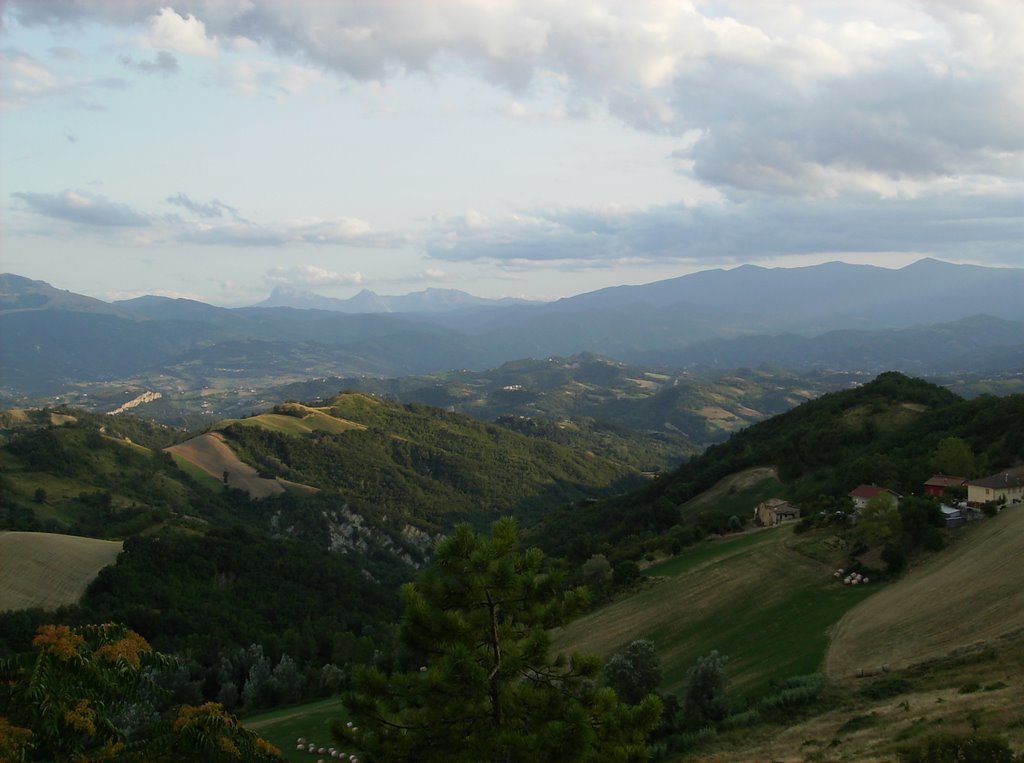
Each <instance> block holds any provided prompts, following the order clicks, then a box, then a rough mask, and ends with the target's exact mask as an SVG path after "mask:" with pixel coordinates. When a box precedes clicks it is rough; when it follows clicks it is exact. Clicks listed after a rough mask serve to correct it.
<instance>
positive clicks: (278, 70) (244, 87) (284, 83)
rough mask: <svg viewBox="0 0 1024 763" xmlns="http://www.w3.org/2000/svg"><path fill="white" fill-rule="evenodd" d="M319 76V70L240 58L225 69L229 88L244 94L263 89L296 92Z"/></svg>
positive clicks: (321, 76)
mask: <svg viewBox="0 0 1024 763" xmlns="http://www.w3.org/2000/svg"><path fill="white" fill-rule="evenodd" d="M323 79H324V75H323V73H322V72H321V71H320V70H319V69H314V68H311V67H308V66H299V65H295V64H289V65H285V64H281V63H278V62H275V61H260V60H246V61H240V62H238V63H236V64H234V65H232V66H231V68H230V69H229V70H228V80H229V81H230V83H231V85H232V87H234V88H235V89H236V90H238V91H239V92H241V93H244V94H245V95H255V94H257V93H259V92H261V91H263V90H264V89H267V88H269V89H271V90H275V91H277V92H279V93H283V94H285V95H298V94H299V93H302V92H303V91H304V90H306V89H307V88H308V87H310V86H311V85H314V84H316V83H318V82H320V81H322V80H323Z"/></svg>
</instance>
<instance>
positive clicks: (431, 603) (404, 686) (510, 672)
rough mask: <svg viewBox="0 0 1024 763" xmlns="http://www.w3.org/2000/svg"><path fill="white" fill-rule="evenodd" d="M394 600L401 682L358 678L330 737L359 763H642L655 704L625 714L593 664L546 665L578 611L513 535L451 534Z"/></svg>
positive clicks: (367, 674) (501, 530) (503, 528)
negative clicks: (345, 715)
mask: <svg viewBox="0 0 1024 763" xmlns="http://www.w3.org/2000/svg"><path fill="white" fill-rule="evenodd" d="M435 553H436V556H435V561H434V564H433V565H432V566H431V567H430V568H428V569H427V570H426V571H425V572H424V573H423V574H422V575H421V577H420V578H419V580H418V582H417V583H414V584H407V585H406V586H405V587H403V589H402V600H403V603H404V608H405V614H404V618H403V621H402V623H401V626H400V629H399V638H400V643H401V645H402V646H403V648H404V649H405V650H406V655H405V656H406V658H407V659H408V660H411V661H412V662H411V664H412V665H413V667H412V669H411V670H408V671H396V672H394V673H392V674H391V675H390V676H388V675H385V674H384V673H382V672H381V671H380V670H378V669H376V668H364V669H361V670H358V671H357V673H356V675H355V687H356V688H355V691H354V692H353V693H351V694H350V695H348V696H347V697H346V699H345V705H346V707H347V708H348V710H349V712H350V714H351V715H352V718H353V721H352V722H351V726H346V727H340V726H339V727H337V728H336V729H335V733H336V735H337V736H338V737H339V739H343V740H345V741H347V742H348V743H354V744H355V745H357V746H358V747H359V748H360V749H361V750H362V751H363V758H364V759H366V760H368V761H389V763H399V762H400V761H413V760H415V761H421V762H422V763H430V762H431V761H438V762H439V761H445V763H459V762H460V761H465V762H466V763H469V762H470V761H473V762H474V763H477V762H479V761H493V762H494V763H499V762H500V763H519V762H523V763H526V762H527V761H529V762H531V763H544V762H545V761H551V762H552V763H554V762H555V761H558V763H572V762H573V761H597V760H601V761H639V760H646V757H647V750H646V744H645V740H646V736H647V734H648V733H649V731H650V730H651V729H652V728H653V727H654V726H655V725H656V724H657V722H658V718H659V716H660V713H661V706H660V702H659V700H658V699H657V698H656V697H649V698H648V699H646V700H644V701H643V702H642V703H641V704H639V705H637V706H635V707H630V706H628V705H625V704H623V703H621V702H620V701H619V700H618V699H617V697H616V696H615V693H614V691H612V690H611V689H609V688H607V687H599V686H598V683H597V678H598V674H599V671H600V666H599V661H598V660H597V659H596V658H591V657H583V656H580V655H573V656H571V657H569V658H565V657H564V656H562V655H559V656H557V657H554V658H552V657H551V656H550V655H549V638H548V634H547V630H548V629H549V628H552V627H554V626H556V625H559V624H562V623H564V622H565V621H566V620H567V619H568V618H569V617H570V616H571V615H573V614H575V613H576V612H578V611H579V610H580V608H581V607H582V606H583V605H584V604H585V603H586V601H587V594H586V591H585V589H575V590H572V591H568V592H565V593H559V592H558V590H557V585H556V583H557V581H556V580H555V579H554V578H553V576H552V575H550V574H548V573H547V572H546V570H545V567H544V556H543V554H542V553H541V552H540V550H539V549H536V548H531V549H529V550H527V551H525V552H520V550H519V543H518V538H517V533H516V526H515V523H514V522H513V521H512V520H510V519H503V520H500V521H498V522H496V523H495V524H494V526H493V528H492V535H491V536H490V537H486V536H481V535H477V534H475V533H474V532H473V531H472V529H471V528H470V527H469V526H468V525H461V526H459V527H458V528H456V530H455V531H454V533H453V534H452V535H451V536H450V537H449V538H447V539H446V540H444V541H442V542H441V543H439V544H438V545H437V547H436V550H435Z"/></svg>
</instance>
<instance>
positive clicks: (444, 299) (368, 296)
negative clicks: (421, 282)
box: [253, 285, 536, 313]
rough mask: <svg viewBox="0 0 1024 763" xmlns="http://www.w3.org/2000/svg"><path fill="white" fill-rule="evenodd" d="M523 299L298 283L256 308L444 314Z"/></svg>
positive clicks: (277, 291)
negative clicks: (348, 293)
mask: <svg viewBox="0 0 1024 763" xmlns="http://www.w3.org/2000/svg"><path fill="white" fill-rule="evenodd" d="M528 304H536V303H531V302H529V301H527V300H524V299H511V298H507V299H484V298H483V297H474V296H473V295H472V294H468V293H466V292H464V291H459V290H458V289H425V290H423V291H417V292H413V293H411V294H405V295H403V296H395V297H388V296H382V295H380V294H377V293H375V292H372V291H370V290H369V289H363V290H362V291H361V292H359V293H358V294H356V295H355V296H354V297H349V298H348V299H337V298H335V297H324V296H321V295H319V294H315V293H313V292H311V291H307V290H305V289H299V288H297V287H295V286H287V285H281V286H277V287H275V288H274V290H273V291H272V292H271V294H270V296H269V297H267V298H266V299H265V300H263V301H262V302H258V303H257V304H255V305H253V307H293V308H296V309H298V310H333V311H335V312H339V313H443V312H448V311H450V310H460V309H462V308H465V307H503V306H507V305H528Z"/></svg>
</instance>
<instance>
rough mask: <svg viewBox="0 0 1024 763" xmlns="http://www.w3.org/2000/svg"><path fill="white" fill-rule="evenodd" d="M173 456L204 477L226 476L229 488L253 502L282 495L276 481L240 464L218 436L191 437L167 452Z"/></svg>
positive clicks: (211, 434) (218, 477) (222, 437)
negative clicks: (234, 489)
mask: <svg viewBox="0 0 1024 763" xmlns="http://www.w3.org/2000/svg"><path fill="white" fill-rule="evenodd" d="M167 450H168V452H169V453H171V454H172V455H176V456H181V457H182V458H184V459H185V460H186V461H189V462H191V463H193V464H195V465H196V466H198V467H199V468H200V469H202V470H203V471H204V472H206V473H207V474H209V475H211V476H212V477H215V478H217V479H221V480H222V479H223V477H224V473H225V472H227V475H228V485H229V486H230V487H234V488H238V489H239V490H245V491H246V492H248V493H249V495H251V496H252V497H253V498H266V497H267V496H269V495H274V494H275V493H283V492H284V488H283V487H282V486H281V483H279V482H278V481H277V480H268V479H265V478H263V477H260V476H259V474H258V473H257V472H256V470H255V469H254V468H253V467H251V466H249V464H247V463H245V462H244V461H242V460H241V459H240V458H239V457H238V456H237V455H235V452H234V451H233V450H231V448H230V447H228V444H227V443H226V442H224V436H223V435H221V434H220V433H219V432H209V433H207V434H202V435H199V436H198V437H193V438H192V439H191V440H186V441H185V442H183V443H179V444H178V445H172V446H171V447H169V448H167Z"/></svg>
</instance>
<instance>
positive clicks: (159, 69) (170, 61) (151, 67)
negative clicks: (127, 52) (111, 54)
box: [119, 50, 178, 77]
mask: <svg viewBox="0 0 1024 763" xmlns="http://www.w3.org/2000/svg"><path fill="white" fill-rule="evenodd" d="M119 60H120V61H121V63H122V64H123V65H124V66H126V67H128V68H129V69H135V70H136V71H139V72H142V73H143V74H160V75H163V76H164V77H171V76H173V75H175V74H177V73H178V59H177V58H175V57H174V56H173V55H172V54H171V53H168V52H167V51H166V50H160V51H157V54H156V56H155V57H154V59H153V60H152V61H146V60H145V59H142V60H139V61H136V60H135V59H133V58H132V57H131V56H121V57H120V59H119Z"/></svg>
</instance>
